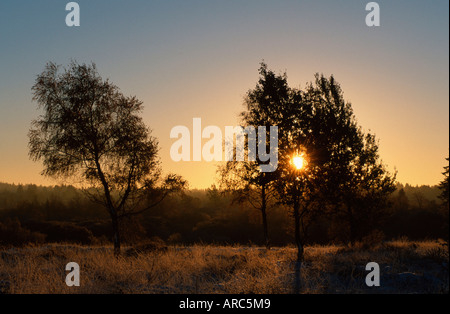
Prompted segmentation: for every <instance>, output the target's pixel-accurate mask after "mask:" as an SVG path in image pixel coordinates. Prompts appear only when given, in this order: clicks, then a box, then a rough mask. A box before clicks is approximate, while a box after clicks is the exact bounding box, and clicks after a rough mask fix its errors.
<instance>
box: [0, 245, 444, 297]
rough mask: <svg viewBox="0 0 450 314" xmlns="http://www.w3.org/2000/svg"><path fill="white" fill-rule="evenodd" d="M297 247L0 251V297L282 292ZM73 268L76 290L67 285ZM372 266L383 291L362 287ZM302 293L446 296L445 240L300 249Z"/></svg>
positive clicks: (287, 289)
mask: <svg viewBox="0 0 450 314" xmlns="http://www.w3.org/2000/svg"><path fill="white" fill-rule="evenodd" d="M295 256H296V252H295V249H294V248H289V247H285V248H274V249H271V250H270V251H266V250H265V249H262V248H256V247H218V246H200V245H197V246H192V247H169V249H168V250H166V251H149V252H145V251H140V252H139V253H138V254H133V255H131V256H126V254H124V255H123V256H122V257H120V258H118V259H116V258H114V257H113V254H112V248H111V247H83V246H73V245H47V246H41V247H27V248H22V249H15V248H13V249H8V250H3V251H0V293H13V294H16V293H89V294H91V293H94V294H103V293H189V294H194V293H207V294H211V293H226V294H229V293H230V294H231V293H232V294H239V293H244V294H250V293H264V294H284V293H293V292H294V286H295V278H296V276H295V271H294V269H295V260H294V259H295ZM69 262H77V263H78V264H79V265H80V269H81V286H80V287H68V286H66V284H65V276H66V274H67V272H66V271H65V265H66V264H67V263H69ZM368 262H377V263H378V264H379V265H380V269H381V287H372V288H369V287H367V286H366V285H365V277H366V275H367V274H368V271H366V270H365V265H366V264H367V263H368ZM300 278H301V287H302V288H301V292H302V293H448V286H449V285H448V282H449V279H448V247H447V245H446V244H445V243H442V242H436V241H433V242H431V241H430V242H409V241H406V240H399V241H393V242H387V243H385V244H383V245H380V246H378V247H377V248H375V249H373V250H370V251H369V250H364V249H362V248H344V247H338V246H313V247H308V248H306V250H305V261H304V263H303V265H302V268H301V276H300Z"/></svg>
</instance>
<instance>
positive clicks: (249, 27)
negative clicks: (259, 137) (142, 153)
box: [0, 0, 449, 188]
mask: <svg viewBox="0 0 450 314" xmlns="http://www.w3.org/2000/svg"><path fill="white" fill-rule="evenodd" d="M68 2H69V1H61V0H53V1H50V0H40V1H31V0H30V1H24V0H2V1H0V182H8V183H36V184H44V185H53V184H59V183H62V182H61V181H55V180H52V179H48V178H44V177H42V176H41V175H40V172H41V170H42V165H41V164H40V163H34V162H32V161H31V160H29V158H28V148H27V144H28V138H27V132H28V129H29V127H30V122H31V120H33V119H35V118H36V117H37V116H38V114H39V111H37V105H36V103H33V102H32V101H31V97H32V95H31V87H32V85H33V84H34V80H35V78H36V75H37V74H39V73H40V72H41V71H42V70H43V69H44V66H45V64H46V62H48V61H53V62H56V63H58V64H63V65H64V64H67V63H69V61H70V59H75V60H77V61H78V62H80V63H82V62H91V61H93V62H95V63H96V64H97V67H98V69H99V72H100V74H101V75H102V76H103V77H104V78H109V79H111V81H112V82H114V83H115V84H116V85H118V86H119V87H120V88H121V91H122V92H123V93H124V94H125V95H135V96H137V97H138V98H139V99H140V100H142V101H143V102H144V105H145V109H144V112H143V116H144V119H145V122H146V123H147V125H148V126H149V127H151V128H152V129H153V135H155V136H156V137H158V139H159V141H160V146H161V151H160V156H161V160H162V165H163V169H164V171H167V172H169V171H170V172H176V173H179V174H181V175H183V176H185V178H186V179H187V180H188V181H189V183H190V186H191V187H193V188H206V187H209V186H210V185H211V184H212V183H213V182H214V178H215V166H216V164H214V163H207V162H179V163H175V162H173V161H171V159H170V155H169V151H170V146H171V144H172V143H173V142H174V141H175V140H173V139H170V137H169V134H170V130H171V128H172V127H174V126H176V125H186V126H187V127H189V128H190V129H192V118H194V117H200V118H202V124H203V126H207V125H217V126H219V127H221V128H222V130H223V127H224V126H225V125H237V122H238V118H237V115H238V113H239V112H240V111H241V110H242V100H243V97H244V96H245V93H246V92H247V91H248V90H249V89H251V88H253V87H254V86H255V84H256V81H257V79H258V71H257V70H258V67H259V63H260V62H261V60H265V62H266V63H267V64H268V66H269V68H270V69H273V70H275V71H276V72H284V71H287V74H288V80H289V84H290V85H291V86H295V87H299V86H300V87H302V86H305V83H307V82H308V81H311V80H312V79H313V78H314V77H313V75H314V73H316V72H320V73H324V74H325V75H331V74H333V75H334V76H335V78H336V79H337V81H338V82H339V83H340V84H341V87H342V89H343V91H344V96H345V98H346V99H347V100H348V101H350V102H351V103H352V105H353V109H354V112H355V115H356V117H357V119H358V121H359V124H360V125H361V126H362V127H363V128H364V129H365V130H371V131H372V132H374V133H375V134H376V135H377V137H378V139H379V140H380V154H381V157H382V159H383V161H384V162H385V163H386V164H387V165H388V167H389V169H390V170H394V168H395V169H397V170H398V177H397V178H398V180H399V182H401V183H410V184H413V185H416V184H417V185H421V184H430V185H434V184H437V183H438V182H439V181H441V180H442V174H441V172H442V170H443V169H442V167H443V166H444V165H445V164H446V162H445V158H446V157H447V156H448V154H449V146H448V143H449V88H448V86H449V32H448V29H449V15H448V12H449V2H448V1H447V0H422V1H413V0H395V1H377V2H378V3H379V5H380V8H381V26H380V27H375V28H374V27H372V28H369V27H367V26H366V25H365V16H366V14H367V12H366V11H365V6H366V4H367V3H368V2H369V1H359V0H358V1H357V0H329V1H321V0H311V1H300V0H292V1H280V0H276V1H275V0H271V1H267V0H239V1H236V0H227V1H224V0H222V1H219V0H203V1H199V0H196V1H193V0H183V1H174V0H168V1H162V0H161V1H143V0H142V1H140V0H127V1H124V0H123V1H119V0H107V1H106V0H96V1H87V0H84V1H83V0H80V1H77V2H78V3H79V5H80V7H81V26H80V27H71V28H69V27H67V26H66V25H65V17H66V14H67V12H66V11H65V6H66V4H67V3H68Z"/></svg>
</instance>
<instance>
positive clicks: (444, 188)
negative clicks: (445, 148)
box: [439, 157, 449, 209]
mask: <svg viewBox="0 0 450 314" xmlns="http://www.w3.org/2000/svg"><path fill="white" fill-rule="evenodd" d="M445 160H447V162H448V161H449V159H448V157H447V158H445ZM442 174H443V175H444V179H443V180H442V181H441V182H440V183H439V189H440V190H441V194H440V195H439V198H440V199H441V200H442V202H443V205H444V207H446V208H447V209H448V207H449V191H448V182H449V177H448V165H447V166H445V167H444V172H442Z"/></svg>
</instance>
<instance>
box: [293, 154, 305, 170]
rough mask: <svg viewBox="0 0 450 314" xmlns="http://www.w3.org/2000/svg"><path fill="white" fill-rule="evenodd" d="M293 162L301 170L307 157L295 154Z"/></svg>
mask: <svg viewBox="0 0 450 314" xmlns="http://www.w3.org/2000/svg"><path fill="white" fill-rule="evenodd" d="M292 163H293V164H294V166H295V168H297V170H300V169H302V168H303V167H304V165H305V158H303V156H294V157H293V158H292Z"/></svg>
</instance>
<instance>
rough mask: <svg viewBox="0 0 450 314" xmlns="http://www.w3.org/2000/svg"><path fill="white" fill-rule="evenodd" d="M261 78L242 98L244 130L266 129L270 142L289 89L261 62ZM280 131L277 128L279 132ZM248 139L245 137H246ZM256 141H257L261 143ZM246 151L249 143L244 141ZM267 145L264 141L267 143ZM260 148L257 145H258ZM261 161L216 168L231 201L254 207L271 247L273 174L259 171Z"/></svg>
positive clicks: (280, 77)
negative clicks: (259, 216) (270, 215)
mask: <svg viewBox="0 0 450 314" xmlns="http://www.w3.org/2000/svg"><path fill="white" fill-rule="evenodd" d="M259 74H260V78H259V81H258V83H257V84H256V87H255V88H254V89H252V90H249V91H248V92H247V95H246V97H245V99H244V107H245V110H244V111H243V112H241V114H240V117H241V124H242V126H243V127H248V126H253V127H255V129H257V128H258V127H260V126H265V127H266V131H267V134H266V139H269V141H270V138H269V136H270V132H269V130H270V127H271V126H278V125H279V123H280V122H281V119H283V116H282V112H284V111H285V110H286V108H287V107H288V106H287V104H288V102H289V98H290V93H291V89H290V88H289V86H288V84H287V76H286V74H283V75H276V74H275V73H274V72H272V71H270V70H268V69H267V65H266V64H265V63H264V62H262V63H261V66H260V68H259ZM278 131H279V132H280V129H278ZM246 137H247V138H248V136H247V135H246ZM261 140H262V139H261V138H258V141H261ZM245 143H246V149H247V150H248V141H245ZM266 144H267V142H266ZM258 145H259V143H258ZM262 164H264V162H262V161H260V159H259V158H258V155H257V154H256V161H255V162H252V161H247V162H245V163H243V162H238V161H230V162H227V163H226V164H224V165H223V166H220V167H219V169H218V172H219V176H220V187H221V188H222V189H224V190H226V191H227V192H231V194H232V195H233V202H238V203H243V202H248V203H249V204H250V205H251V206H252V207H253V208H255V209H257V210H259V211H260V212H261V218H262V225H263V233H264V240H265V244H266V247H267V248H270V240H269V233H268V223H267V209H268V208H269V207H270V206H271V205H273V204H274V203H275V201H276V198H275V194H276V189H275V186H274V180H275V178H276V172H261V171H260V165H262Z"/></svg>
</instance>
